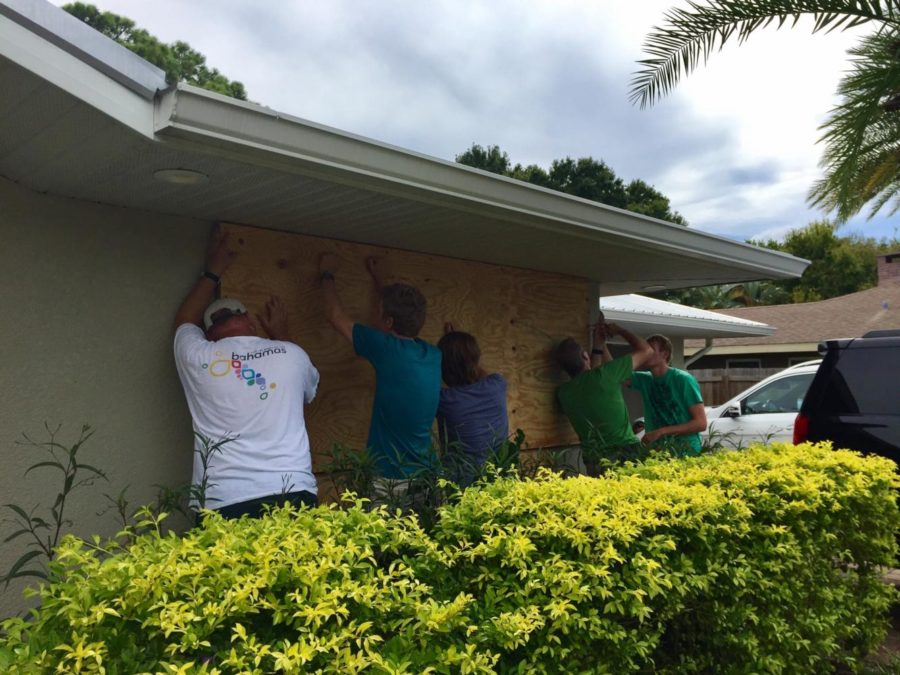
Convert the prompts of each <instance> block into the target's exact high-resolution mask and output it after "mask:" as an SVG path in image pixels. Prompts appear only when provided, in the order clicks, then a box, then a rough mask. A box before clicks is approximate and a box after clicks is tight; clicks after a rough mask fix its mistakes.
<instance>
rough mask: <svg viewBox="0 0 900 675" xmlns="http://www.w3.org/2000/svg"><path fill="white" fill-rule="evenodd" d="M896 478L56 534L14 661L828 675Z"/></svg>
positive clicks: (878, 602)
mask: <svg viewBox="0 0 900 675" xmlns="http://www.w3.org/2000/svg"><path fill="white" fill-rule="evenodd" d="M896 487H897V477H896V474H895V473H894V465H893V464H892V463H891V462H889V461H887V460H882V459H877V458H862V457H860V456H858V455H856V454H854V453H850V452H846V451H838V452H833V451H831V450H830V448H829V447H828V446H812V445H803V446H798V447H793V446H776V447H774V448H772V449H764V448H752V449H750V450H749V451H744V452H740V453H737V452H733V453H716V454H711V455H707V456H701V457H698V458H690V459H683V460H673V461H653V462H650V463H647V464H645V465H641V466H634V467H626V468H624V469H622V470H621V471H620V472H618V473H617V474H609V475H607V476H605V477H603V478H600V479H594V478H587V477H578V478H571V479H564V478H561V477H559V476H555V475H552V474H550V473H543V474H541V475H539V476H538V477H537V478H536V479H535V480H516V479H513V478H505V479H499V480H497V481H495V482H493V483H490V484H487V485H484V486H483V487H481V488H480V489H470V490H466V491H465V492H463V493H462V494H461V496H460V499H459V501H458V502H456V503H454V504H452V505H449V506H445V507H443V508H442V509H441V511H440V519H439V520H438V522H437V524H436V525H435V527H434V529H433V531H432V532H431V533H426V532H425V531H423V530H422V529H421V528H420V526H419V524H418V522H417V520H416V519H415V518H414V517H405V518H391V517H386V514H385V512H384V511H374V512H370V511H368V510H367V509H366V508H365V506H364V504H363V503H361V502H355V503H352V504H350V505H348V508H346V509H345V510H339V509H336V508H333V507H332V508H319V509H316V510H301V511H291V510H289V509H283V510H276V511H274V512H273V513H272V514H270V515H269V516H268V517H266V518H263V519H260V520H246V519H245V520H241V521H224V520H222V519H221V518H219V517H218V516H216V515H211V516H209V517H208V518H207V519H206V523H205V525H204V527H203V528H202V529H197V530H192V531H191V532H189V533H187V534H186V535H184V536H183V537H180V538H179V537H175V536H173V535H168V536H164V535H161V534H158V533H151V534H147V535H144V536H142V537H139V538H137V539H136V541H135V542H134V543H133V544H132V545H130V546H129V547H127V548H122V549H119V550H111V549H109V548H107V549H106V550H104V549H102V548H101V547H100V546H99V544H97V543H88V542H84V541H80V540H78V539H75V538H71V537H70V538H68V539H66V540H65V541H64V542H63V543H62V545H61V546H60V549H59V552H58V557H57V559H56V560H55V561H54V562H53V563H52V565H51V575H52V579H53V581H52V583H50V584H48V585H45V586H42V587H41V588H40V590H39V591H38V592H39V595H40V600H41V605H40V607H39V609H37V610H36V611H35V612H34V614H33V615H32V616H31V617H30V618H29V619H27V620H22V619H10V620H7V621H5V622H4V623H3V624H2V630H3V631H4V637H3V641H2V642H0V669H2V670H3V671H4V672H13V673H20V672H43V671H51V670H53V669H57V668H58V669H59V670H61V671H69V672H79V671H80V672H91V671H98V670H99V669H100V668H101V667H102V668H104V669H105V672H107V673H134V672H154V673H155V672H165V673H168V672H208V673H212V672H222V673H231V672H248V673H264V672H339V673H352V672H360V671H364V670H365V671H367V672H372V673H422V672H434V673H450V672H454V673H455V672H464V673H476V672H484V673H488V672H529V673H532V672H537V673H557V672H566V673H568V672H596V673H625V672H638V671H644V672H647V671H651V672H663V673H666V672H671V673H675V672H678V673H685V672H687V673H690V672H721V673H751V672H767V673H818V672H823V671H827V670H829V669H831V668H832V667H834V666H835V665H836V664H838V663H841V662H843V663H846V664H847V665H850V666H851V667H853V666H855V665H856V664H857V663H858V661H859V659H860V657H861V656H862V655H863V654H865V653H866V652H867V651H868V650H869V649H871V647H872V646H874V645H875V644H877V643H878V641H879V640H880V639H881V638H882V636H883V634H884V630H885V627H886V624H885V621H886V618H885V617H886V610H887V607H888V606H889V604H890V602H891V600H892V599H893V596H894V592H893V590H892V589H890V588H889V587H888V586H886V585H884V584H882V583H881V581H880V572H879V566H880V565H887V564H890V563H892V562H893V559H894V554H895V546H896V545H895V541H894V534H895V531H896V528H897V525H898V522H900V515H898V510H897V506H896V503H895V496H894V489H895V488H896Z"/></svg>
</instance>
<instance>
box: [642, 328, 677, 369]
mask: <svg viewBox="0 0 900 675" xmlns="http://www.w3.org/2000/svg"><path fill="white" fill-rule="evenodd" d="M647 344H650V345H652V344H658V345H659V348H660V351H664V352H665V353H666V354H668V355H669V356H668V358H666V363H671V361H672V341H671V340H670V339H669V338H667V337H666V336H665V335H659V334H656V335H651V336H650V337H648V338H647Z"/></svg>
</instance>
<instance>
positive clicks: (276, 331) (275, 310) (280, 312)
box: [256, 295, 291, 342]
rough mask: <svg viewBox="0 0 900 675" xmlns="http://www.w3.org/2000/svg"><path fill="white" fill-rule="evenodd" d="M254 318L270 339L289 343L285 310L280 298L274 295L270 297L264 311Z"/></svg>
mask: <svg viewBox="0 0 900 675" xmlns="http://www.w3.org/2000/svg"><path fill="white" fill-rule="evenodd" d="M256 318H257V319H259V323H260V324H261V325H262V327H263V329H264V330H265V331H266V334H267V335H268V336H269V337H270V338H271V339H273V340H284V341H286V342H290V341H291V335H290V333H289V332H288V321H287V308H286V307H285V306H284V303H283V302H282V301H281V298H278V297H276V296H274V295H273V296H272V297H270V298H269V301H268V302H267V303H266V307H265V311H264V312H263V313H262V314H257V315H256Z"/></svg>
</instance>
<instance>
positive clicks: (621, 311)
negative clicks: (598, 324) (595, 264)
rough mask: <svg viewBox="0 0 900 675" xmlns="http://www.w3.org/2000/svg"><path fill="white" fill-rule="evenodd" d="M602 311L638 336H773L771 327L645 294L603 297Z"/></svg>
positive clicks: (608, 319) (610, 319)
mask: <svg viewBox="0 0 900 675" xmlns="http://www.w3.org/2000/svg"><path fill="white" fill-rule="evenodd" d="M600 310H601V311H602V312H603V314H604V316H605V317H606V319H607V321H612V322H614V323H620V324H622V325H623V326H625V327H626V328H628V329H629V330H631V331H633V332H636V333H638V334H639V335H645V336H646V335H647V334H648V333H649V332H654V333H665V334H666V335H668V336H669V337H675V336H681V337H689V338H712V337H740V336H751V335H752V336H760V335H771V334H772V333H774V332H775V329H774V328H773V327H772V326H769V325H767V324H764V323H760V322H759V321H749V320H747V319H740V318H737V317H733V316H727V315H724V314H719V313H717V312H712V311H709V310H706V309H697V308H695V307H688V306H686V305H679V304H678V303H675V302H667V301H665V300H658V299H656V298H648V297H645V296H643V295H634V294H630V295H615V296H607V297H602V298H600Z"/></svg>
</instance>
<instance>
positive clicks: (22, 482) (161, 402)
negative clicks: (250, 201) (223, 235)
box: [0, 179, 209, 617]
mask: <svg viewBox="0 0 900 675" xmlns="http://www.w3.org/2000/svg"><path fill="white" fill-rule="evenodd" d="M208 231H209V225H208V224H207V223H204V222H199V221H195V220H189V219H185V218H170V217H164V216H158V215H154V214H151V213H144V212H139V211H131V210H127V209H118V208H112V207H108V206H102V205H97V204H89V203H85V202H79V201H75V200H70V199H63V198H58V197H47V196H43V195H39V194H36V193H33V192H30V191H28V190H25V189H23V188H20V187H18V186H16V185H14V184H12V183H10V182H9V181H6V180H4V179H0V233H2V241H3V246H2V248H0V279H2V283H0V306H2V307H3V328H2V330H0V353H2V355H3V358H2V365H0V377H2V381H3V385H2V387H0V457H2V471H0V504H6V503H10V502H12V503H15V504H18V505H20V506H23V507H25V508H26V510H28V509H30V508H31V507H32V506H34V505H35V504H38V503H40V504H41V506H42V507H43V509H44V511H43V512H44V513H47V509H49V506H50V505H51V504H52V501H53V498H54V497H55V494H56V491H57V489H56V488H55V487H53V488H49V489H48V487H47V486H48V481H49V479H50V477H51V475H52V473H51V472H50V470H48V469H39V470H37V471H34V472H32V473H31V474H29V476H28V477H27V478H23V477H22V475H23V473H24V472H25V470H26V468H27V467H28V466H29V465H30V464H32V463H34V462H36V461H38V460H39V459H43V457H41V456H40V455H39V454H36V452H35V451H33V450H31V449H27V448H24V447H20V446H17V445H16V441H17V439H21V437H22V433H23V432H24V433H27V434H29V435H30V436H32V437H33V438H35V439H38V440H41V439H45V438H46V433H45V431H44V423H45V422H46V423H48V424H49V425H51V426H56V425H62V429H61V432H60V439H62V440H64V441H69V440H74V439H75V438H77V435H78V431H79V430H80V428H81V426H82V425H83V424H90V425H91V426H92V427H94V428H95V429H96V434H95V435H94V437H93V438H92V439H91V440H90V441H89V442H88V443H87V444H86V445H85V446H84V448H83V451H82V453H81V459H82V461H84V462H87V463H89V464H93V465H95V466H97V467H99V468H101V469H103V470H104V471H106V472H107V473H108V475H109V479H110V480H109V482H108V483H104V482H101V483H98V484H97V485H96V486H94V487H88V488H85V489H83V490H82V491H81V493H80V494H79V493H76V494H75V495H74V498H73V501H72V503H71V509H70V510H68V509H67V511H68V515H69V516H71V518H72V520H73V521H74V522H75V530H76V531H77V532H78V533H79V534H82V535H87V534H91V533H94V532H97V533H101V534H111V533H113V532H115V531H116V524H117V523H116V518H115V517H114V516H113V514H112V513H108V514H106V515H104V516H98V515H96V513H97V511H99V510H101V509H103V508H104V506H105V502H106V500H105V499H104V497H103V493H109V494H111V495H116V494H118V493H119V491H120V490H121V489H122V488H123V487H125V486H126V485H130V488H129V491H128V495H129V496H130V498H131V500H132V502H133V503H134V504H135V505H137V504H140V503H146V502H149V501H152V500H153V499H154V498H155V495H156V488H155V487H153V486H154V484H165V485H169V486H173V487H174V486H178V485H183V484H185V483H188V482H190V464H191V443H192V439H191V429H190V417H189V415H188V412H187V408H186V405H185V403H184V397H183V394H182V391H181V387H180V385H179V383H178V378H177V375H176V372H175V366H174V362H173V359H172V346H171V335H172V325H171V322H172V318H173V316H174V313H175V310H176V308H177V306H178V304H179V303H180V301H181V299H182V296H183V294H184V293H185V292H186V291H187V289H188V288H189V287H190V284H191V282H192V281H193V280H194V279H195V278H196V276H197V274H198V273H199V272H200V271H201V270H202V266H203V255H204V251H205V242H206V237H207V234H208ZM54 479H55V477H54ZM56 484H57V483H53V485H56ZM9 515H11V514H9ZM6 517H7V512H6V509H4V513H3V514H0V520H2V519H5V518H6ZM11 531H12V528H11V525H10V524H9V523H2V522H0V541H2V539H3V538H5V536H6V535H7V534H9V533H10V532H11ZM17 543H18V542H13V543H11V544H3V545H0V570H2V571H3V572H5V571H7V570H8V569H9V567H10V565H11V564H12V562H13V561H14V560H15V559H16V558H17V557H18V555H19V554H20V553H21V552H22V551H21V548H20V547H19V546H17V545H16V544H17ZM23 585H24V584H11V585H10V586H9V588H6V589H4V588H3V587H2V586H0V617H2V616H8V615H10V614H12V613H15V612H17V611H19V610H20V609H21V608H22V607H23V606H24V601H23V600H22V598H21V590H22V587H23Z"/></svg>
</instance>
